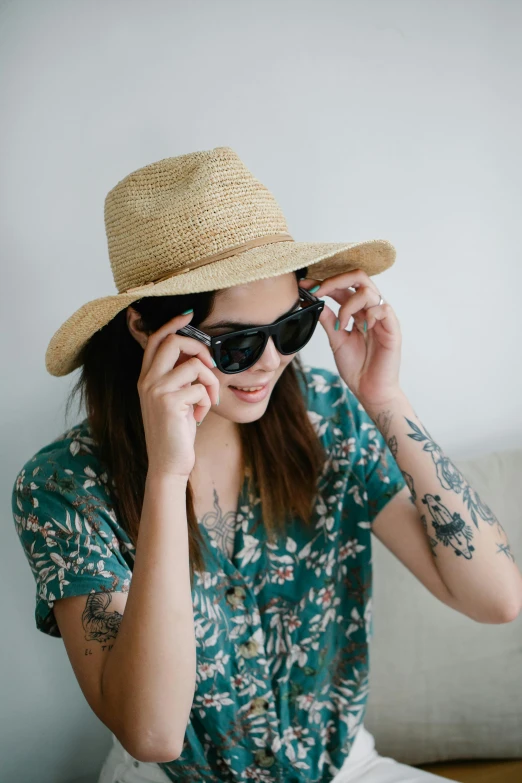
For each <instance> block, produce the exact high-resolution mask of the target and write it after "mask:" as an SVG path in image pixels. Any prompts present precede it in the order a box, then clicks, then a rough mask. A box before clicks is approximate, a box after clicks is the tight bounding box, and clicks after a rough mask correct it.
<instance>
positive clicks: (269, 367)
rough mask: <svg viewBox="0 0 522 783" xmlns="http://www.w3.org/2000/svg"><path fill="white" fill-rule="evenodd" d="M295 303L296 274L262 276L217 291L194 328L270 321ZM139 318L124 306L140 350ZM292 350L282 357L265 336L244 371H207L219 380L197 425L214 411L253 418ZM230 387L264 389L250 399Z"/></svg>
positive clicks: (224, 328) (143, 341)
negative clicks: (256, 356)
mask: <svg viewBox="0 0 522 783" xmlns="http://www.w3.org/2000/svg"><path fill="white" fill-rule="evenodd" d="M298 307H299V293H298V283H297V279H296V276H295V274H294V272H289V273H288V274H284V275H279V276H277V277H271V278H268V279H267V280H256V281H255V282H253V283H245V284H244V285H238V286H233V287H231V288H225V289H223V290H221V291H217V292H216V296H215V298H214V309H213V310H212V312H211V314H210V315H208V316H207V318H205V320H204V321H202V322H201V323H200V324H198V328H199V329H201V330H202V331H204V332H206V333H207V334H209V335H210V336H211V337H214V336H217V335H220V334H225V332H231V331H234V330H236V329H243V328H246V327H247V326H256V325H258V326H264V325H266V324H271V323H273V322H274V321H276V320H277V319H278V318H281V317H282V316H283V315H287V314H289V313H290V312H291V311H292V310H296V309H298ZM139 317H140V316H139V313H138V312H137V311H136V310H134V309H133V308H132V307H130V306H129V307H128V308H127V324H128V327H129V330H130V332H131V334H132V335H133V337H135V338H136V340H137V341H138V342H139V343H140V345H141V346H142V347H143V349H144V350H145V347H146V345H147V340H148V338H147V336H146V335H145V333H144V332H142V331H140V330H139V329H138V328H137V323H138V321H139ZM189 323H190V321H189ZM218 324H220V325H219V326H218ZM295 355H296V354H290V355H286V356H284V355H283V354H280V353H278V351H277V349H276V347H275V345H274V341H273V340H272V338H271V337H270V338H269V339H268V342H267V344H266V348H265V350H264V352H263V353H262V354H261V356H260V357H259V359H258V361H257V362H256V363H255V364H254V365H252V367H249V368H248V370H245V371H244V372H238V373H234V374H232V375H228V374H227V373H223V372H221V371H220V370H218V369H217V368H214V369H213V370H212V372H213V373H214V375H215V376H216V377H217V379H218V380H219V385H220V390H219V405H212V407H211V408H210V410H209V411H208V413H207V415H206V416H205V419H204V420H203V427H202V429H203V428H204V426H205V421H206V420H207V418H208V417H210V418H212V416H213V415H214V414H215V415H217V416H221V417H222V418H224V419H228V420H229V421H233V422H237V423H246V422H250V421H255V420H256V419H259V418H260V417H261V416H262V415H263V413H264V412H265V410H266V408H267V406H268V403H269V401H270V395H271V394H272V390H273V388H274V386H275V384H276V383H277V381H278V379H279V377H280V375H281V373H282V372H283V370H284V369H285V367H286V365H287V364H289V363H290V362H291V361H292V360H293V358H294V357H295ZM234 386H243V387H252V386H266V387H267V388H266V393H265V394H264V395H263V399H261V400H258V401H256V400H255V398H247V399H242V398H241V397H240V396H238V395H237V394H236V393H235V392H234V390H233V387H234Z"/></svg>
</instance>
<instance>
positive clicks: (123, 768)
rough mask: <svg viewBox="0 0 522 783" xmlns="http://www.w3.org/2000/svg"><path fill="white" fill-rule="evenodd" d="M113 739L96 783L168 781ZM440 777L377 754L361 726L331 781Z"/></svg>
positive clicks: (432, 782) (414, 782) (390, 782)
mask: <svg viewBox="0 0 522 783" xmlns="http://www.w3.org/2000/svg"><path fill="white" fill-rule="evenodd" d="M112 738H113V746H112V748H111V750H110V752H109V755H108V756H107V758H106V759H105V763H104V765H103V767H102V769H101V772H100V777H99V778H98V783H171V781H170V778H169V777H167V775H166V774H165V773H164V772H163V770H162V769H161V767H159V766H158V764H155V763H153V762H144V761H136V759H134V758H133V757H132V756H131V755H130V753H127V751H126V750H125V749H124V748H123V746H122V745H121V743H120V742H118V740H117V739H116V737H115V736H114V734H113V735H112ZM443 780H446V781H447V780H448V778H442V777H440V776H439V775H433V774H432V773H431V772H424V771H423V770H421V769H417V768H416V767H409V766H408V765H407V764H400V763H399V762H398V761H395V760H394V759H392V758H390V757H389V756H379V754H378V753H377V751H376V750H375V740H374V737H373V734H370V732H369V731H368V730H367V729H365V727H364V725H361V726H360V727H359V731H358V733H357V736H356V738H355V741H354V743H353V745H352V748H351V750H350V754H349V756H348V758H347V759H346V761H345V762H344V764H343V766H342V767H341V769H340V770H339V772H338V773H337V775H336V776H335V777H334V778H332V780H331V783H406V782H407V783H441V781H443ZM450 783H451V781H450ZM453 783H456V782H455V781H453Z"/></svg>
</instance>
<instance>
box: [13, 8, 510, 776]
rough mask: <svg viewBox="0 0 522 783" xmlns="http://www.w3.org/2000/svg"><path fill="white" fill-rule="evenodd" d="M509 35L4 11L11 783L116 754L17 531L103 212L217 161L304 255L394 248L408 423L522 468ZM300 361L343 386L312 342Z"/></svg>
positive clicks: (56, 430) (94, 767)
mask: <svg viewBox="0 0 522 783" xmlns="http://www.w3.org/2000/svg"><path fill="white" fill-rule="evenodd" d="M521 32H522V4H521V3H520V2H516V1H515V0H513V2H510V1H509V0H503V1H502V0H490V1H489V2H485V1H480V0H475V1H474V2H473V1H470V0H457V2H455V0H424V1H423V2H415V1H413V0H412V1H411V2H407V1H402V2H400V1H398V0H396V1H394V0H386V1H385V2H384V1H383V2H375V1H374V0H373V1H372V0H361V1H360V2H349V1H347V0H345V1H344V2H343V1H342V0H337V1H335V0H316V1H315V2H304V1H303V0H299V1H298V2H294V1H293V0H276V1H274V0H255V1H251V2H244V1H241V0H235V1H234V0H221V2H211V1H208V0H205V1H201V0H194V2H175V1H173V0H170V1H169V0H143V1H142V2H138V1H137V0H72V1H71V0H46V2H40V1H39V0H32V1H29V0H20V1H15V2H2V3H0V101H1V106H2V109H3V121H2V124H1V125H0V141H1V146H0V155H1V164H2V176H1V178H0V189H1V190H0V199H1V200H0V220H1V232H0V242H1V273H2V274H1V280H2V307H1V309H0V312H1V316H0V317H1V326H2V329H1V339H2V367H3V380H4V382H3V383H2V386H1V392H0V393H1V402H2V411H3V416H2V421H1V425H2V444H3V448H2V451H1V459H2V470H1V472H0V476H1V478H0V481H1V490H0V491H1V500H2V511H3V513H2V520H3V524H2V526H1V528H0V535H1V541H0V551H1V557H2V564H1V565H2V576H3V582H4V586H3V589H2V591H1V601H2V616H3V618H4V625H3V628H4V631H3V633H2V641H1V643H0V655H1V661H0V663H1V666H0V692H1V694H2V697H1V707H0V710H1V731H0V779H1V780H2V781H5V783H12V782H13V783H14V781H15V780H16V782H17V783H26V782H27V783H29V781H31V783H32V781H35V780H37V781H38V783H64V782H65V781H67V783H71V782H72V781H75V783H80V781H81V783H93V782H94V781H95V780H96V778H97V773H98V770H99V767H100V765H101V762H102V760H103V758H104V756H105V754H106V752H107V751H108V749H109V746H110V733H109V731H108V730H107V729H106V727H105V726H104V725H103V724H102V723H101V722H100V721H99V720H98V719H97V718H96V716H95V715H94V714H93V713H92V712H91V710H90V708H89V706H88V704H87V703H86V701H85V699H84V697H83V695H82V693H81V691H80V689H79V686H78V684H77V682H76V679H75V677H74V674H73V671H72V669H71V667H70V664H69V661H68V658H67V655H66V652H65V649H64V646H63V642H62V641H61V640H57V639H51V638H49V637H46V636H45V635H43V634H41V633H39V632H37V631H36V629H35V626H34V592H35V589H34V582H33V578H32V575H31V572H30V570H29V567H28V565H27V562H26V560H25V555H24V554H23V550H22V548H21V546H20V544H19V541H18V538H17V536H16V532H15V529H14V523H13V520H12V513H11V489H12V485H13V482H14V479H15V477H16V474H17V472H18V471H19V469H20V468H21V466H22V465H23V463H24V462H25V461H26V460H27V459H28V458H30V457H31V456H32V455H33V454H34V452H35V451H36V450H38V449H39V448H41V447H42V446H43V445H44V444H46V443H47V442H49V441H50V440H51V439H54V438H55V437H57V436H58V434H60V433H61V432H63V431H64V430H65V429H66V427H67V426H68V425H69V423H71V422H70V421H68V422H67V423H66V422H65V420H64V401H65V398H66V396H67V393H68V391H69V389H70V387H71V385H72V383H73V382H74V380H75V379H76V377H77V375H76V373H74V374H73V375H72V376H69V377H65V378H54V377H52V376H50V375H49V374H47V372H46V370H45V366H44V353H45V349H46V347H47V344H48V342H49V340H50V338H51V337H52V335H53V333H54V332H55V330H56V329H57V328H58V327H59V326H60V324H61V323H62V322H63V321H64V320H66V318H68V317H69V316H70V315H71V314H72V313H73V312H74V311H75V310H76V309H77V308H78V307H80V306H81V305H82V304H83V303H84V302H87V301H89V300H91V299H95V298H97V297H99V296H105V295H107V294H112V293H116V290H115V287H114V283H113V280H112V275H111V271H110V265H109V260H108V254H107V245H106V238H105V229H104V223H103V202H104V198H105V195H106V193H107V192H108V191H109V190H110V189H111V188H112V187H113V186H114V185H115V184H116V183H117V182H118V181H119V180H120V179H122V178H123V177H124V176H125V175H126V174H128V173H129V172H131V171H133V170H135V169H137V168H140V167H141V166H144V165H147V164H148V163H151V162H153V161H156V160H159V159H161V158H164V157H170V156H175V155H181V154H184V153H187V152H191V151H195V150H200V149H210V148H212V147H215V146H231V147H232V148H234V149H235V150H236V151H237V152H238V154H239V155H240V156H241V158H242V159H243V160H244V162H245V163H246V165H247V166H248V167H249V168H250V170H251V171H252V172H253V173H254V175H255V176H256V177H258V178H259V179H260V180H261V181H262V182H263V183H264V184H265V185H266V186H267V187H268V188H269V189H270V190H271V191H272V192H273V193H274V195H275V196H276V198H277V200H278V201H279V203H280V205H281V207H282V209H283V211H284V213H285V215H286V217H287V220H288V224H289V228H290V232H291V234H292V235H293V236H294V238H295V239H297V240H298V241H328V242H329V241H337V242H342V241H350V242H351V241H358V240H362V239H370V238H386V239H389V240H390V241H391V242H392V243H393V244H394V245H395V247H396V249H397V260H396V263H395V265H394V266H393V267H392V268H391V269H389V270H387V271H386V272H385V273H383V274H382V275H380V276H378V277H376V278H375V281H376V283H377V285H378V286H379V288H380V290H381V292H382V295H383V297H384V298H385V300H386V301H388V302H390V304H392V306H393V307H394V309H395V312H396V313H397V315H398V318H399V321H400V324H401V330H402V334H403V350H402V370H401V383H402V386H403V389H404V391H405V392H406V394H407V395H408V397H409V398H410V400H411V402H412V404H413V406H414V408H415V410H416V412H417V414H418V415H419V417H420V419H421V421H422V422H423V423H424V424H425V426H426V427H427V428H428V429H429V431H430V432H431V433H432V435H433V437H434V438H435V439H436V440H437V442H438V443H439V444H440V445H441V447H442V448H443V449H444V450H445V451H446V452H447V453H448V455H449V456H450V457H453V458H458V457H465V456H473V455H475V454H480V453H485V452H487V451H490V450H497V449H501V448H504V447H506V448H511V447H514V448H516V447H519V446H520V440H521V437H520V436H521V429H522V413H521V409H520V400H521V399H522V374H521V364H520V338H521V323H522V317H521V312H520V289H521V287H522V275H521V263H522V257H521V251H520V244H519V237H520V213H521V208H522V199H521V192H520V182H521V181H522V165H521V155H520V135H521V120H522V109H521V102H520V84H521V76H522V73H521V65H522V49H521V47H520V39H521ZM327 302H328V304H330V305H331V306H332V307H333V306H334V304H333V302H332V301H331V300H327ZM303 358H304V359H305V360H306V362H307V363H311V364H317V365H320V366H323V367H328V368H330V369H335V364H334V362H333V358H332V355H331V352H330V350H329V347H328V342H327V340H326V335H325V333H324V331H323V330H322V327H321V326H320V325H319V326H318V330H317V333H316V335H315V336H314V338H313V341H312V342H311V343H310V344H309V345H308V346H307V347H306V349H305V350H304V351H303ZM76 418H78V417H75V418H74V420H76ZM485 676H487V672H485Z"/></svg>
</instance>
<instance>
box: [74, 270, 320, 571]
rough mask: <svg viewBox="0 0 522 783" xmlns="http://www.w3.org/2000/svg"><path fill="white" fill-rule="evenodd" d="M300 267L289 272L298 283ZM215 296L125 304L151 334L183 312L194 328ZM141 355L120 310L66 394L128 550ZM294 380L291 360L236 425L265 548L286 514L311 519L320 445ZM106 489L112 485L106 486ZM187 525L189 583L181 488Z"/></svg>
mask: <svg viewBox="0 0 522 783" xmlns="http://www.w3.org/2000/svg"><path fill="white" fill-rule="evenodd" d="M306 271H307V270H306V267H305V268H304V269H299V270H297V271H296V273H295V274H296V278H297V280H298V281H299V280H300V279H302V278H303V277H305V276H306ZM215 294H216V292H215V291H204V292H200V293H195V294H183V295H177V296H160V297H144V298H142V299H140V300H138V301H137V302H133V303H132V307H133V308H134V309H136V310H137V311H138V312H139V313H140V315H141V324H140V328H143V329H144V330H145V331H146V332H148V333H151V332H155V331H156V330H157V329H159V328H160V327H161V326H162V325H163V324H165V323H167V321H169V320H171V319H172V318H174V317H175V316H176V315H179V314H180V313H182V312H183V311H184V310H186V309H188V308H189V307H193V308H194V315H193V317H192V319H191V321H190V323H191V324H192V325H194V326H197V325H199V324H200V323H201V322H202V321H203V320H204V319H205V318H206V317H207V315H208V314H209V313H210V312H211V310H212V307H213V303H214V298H215ZM142 360H143V348H142V347H141V346H140V345H139V343H138V342H137V340H136V339H135V338H134V337H133V336H132V334H131V333H130V331H129V328H128V326H127V315H126V308H125V309H123V310H122V311H120V312H119V313H118V314H117V315H116V316H115V317H114V318H113V319H112V320H111V321H110V322H109V323H108V324H107V325H106V326H104V327H103V328H102V329H100V330H99V331H97V332H95V333H94V335H93V336H92V337H91V339H90V340H89V342H88V343H87V344H86V345H85V347H84V348H83V350H82V354H81V372H80V376H79V378H78V380H77V382H76V384H75V385H74V387H73V388H72V390H71V392H70V395H69V398H68V401H67V411H68V410H69V407H70V405H71V403H72V401H73V398H74V396H75V395H76V394H77V393H78V392H79V393H80V400H79V406H81V404H82V403H83V402H85V403H86V411H87V418H88V420H89V425H90V428H91V433H92V437H93V439H94V441H95V444H96V449H97V452H98V456H99V459H100V461H101V463H102V465H103V466H104V468H105V469H107V471H108V474H109V476H110V477H111V479H112V481H109V482H108V485H107V486H108V487H109V491H110V493H111V499H112V502H113V505H114V509H115V513H116V514H117V516H118V519H119V522H120V524H121V526H122V527H123V529H124V530H125V531H126V532H127V534H128V535H129V537H130V539H131V541H132V542H133V544H134V545H136V543H137V539H138V532H139V524H140V518H141V510H142V506H143V497H144V493H145V480H146V476H147V469H148V456H147V448H146V442H145V432H144V428H143V419H142V415H141V404H140V399H139V394H138V389H137V382H138V378H139V375H140V372H141V366H142ZM298 373H300V374H301V378H302V380H303V382H304V383H305V388H306V381H305V375H304V369H303V365H302V363H301V360H300V358H299V355H296V356H295V357H294V359H293V361H292V362H290V363H289V364H288V365H287V366H286V367H285V369H284V371H283V372H282V374H281V376H280V378H279V380H278V382H277V383H276V385H275V387H274V389H273V391H272V394H271V398H270V401H269V403H268V406H267V409H266V411H265V413H264V415H263V416H261V417H260V418H259V419H258V420H257V421H253V422H249V423H246V424H238V427H239V433H240V441H241V449H242V461H243V468H244V470H246V471H247V472H248V485H247V486H248V487H249V491H253V490H254V487H255V488H257V491H258V492H259V497H260V500H261V508H262V517H263V524H264V525H265V527H266V530H267V535H268V538H269V540H270V541H274V534H278V533H281V534H282V533H283V532H284V528H285V524H284V522H285V518H286V516H287V515H290V516H292V517H295V516H297V517H299V518H301V519H302V520H303V521H304V522H305V524H306V523H308V522H309V521H310V519H311V513H312V508H313V501H314V497H315V494H316V482H317V479H318V476H319V474H320V472H321V469H322V467H323V464H324V460H325V458H326V454H325V451H324V448H323V445H322V443H321V441H320V439H319V437H318V436H317V434H316V432H315V430H314V428H313V426H312V423H311V422H310V420H309V418H308V415H307V407H306V402H305V399H304V397H303V394H302V391H301V389H300V387H299V379H298ZM111 485H112V486H111ZM187 523H188V534H189V557H190V578H191V584H192V581H193V576H194V569H197V570H198V571H203V570H205V566H204V558H203V554H202V547H205V548H206V550H207V551H209V550H208V548H207V547H206V546H205V539H204V538H203V536H202V534H201V530H200V527H199V524H198V522H197V519H196V515H195V512H194V505H193V494H192V489H191V486H190V479H189V482H188V484H187Z"/></svg>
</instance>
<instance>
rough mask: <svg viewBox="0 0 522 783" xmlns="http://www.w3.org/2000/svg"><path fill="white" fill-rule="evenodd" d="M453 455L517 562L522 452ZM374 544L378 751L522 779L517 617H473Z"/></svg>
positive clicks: (457, 776)
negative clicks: (492, 620) (496, 620)
mask: <svg viewBox="0 0 522 783" xmlns="http://www.w3.org/2000/svg"><path fill="white" fill-rule="evenodd" d="M453 461H454V463H455V464H456V466H457V467H458V468H459V469H460V470H461V472H462V473H463V475H464V476H465V478H466V479H467V480H468V481H469V483H470V484H471V486H472V487H474V489H476V490H477V492H478V493H479V495H480V497H481V498H482V500H483V501H484V502H485V503H487V504H488V505H489V506H490V508H491V509H492V511H493V512H494V514H495V515H496V516H497V518H498V519H499V521H500V522H501V524H502V527H503V528H504V529H505V531H506V533H507V535H508V538H509V541H510V544H511V551H512V553H513V555H514V557H515V561H516V562H517V564H518V566H519V568H520V567H521V566H522V450H506V451H501V452H493V453H491V454H487V455H484V456H481V457H478V458H475V459H468V460H456V459H454V460H453ZM372 543H373V568H374V636H373V638H372V640H371V646H370V686H371V687H370V696H369V699H368V708H367V713H366V716H365V720H364V724H365V726H366V728H367V729H368V731H370V732H371V733H372V734H373V735H374V737H375V745H376V749H377V751H378V752H379V753H380V754H381V755H383V756H391V757H392V758H394V759H396V760H397V761H400V762H402V763H404V764H410V765H412V766H418V767H420V768H421V769H425V770H429V771H430V772H433V773H435V774H437V775H440V776H441V777H447V778H450V779H453V780H456V781H473V783H515V781H516V783H521V782H522V615H521V616H519V617H518V618H517V619H516V620H514V621H513V622H511V623H504V624H499V625H487V624H482V623H477V622H475V621H474V620H471V619H469V618H468V617H466V616H465V615H462V614H460V613H458V612H455V611H454V610H452V609H450V608H449V607H447V606H446V605H445V604H442V603H441V602H440V601H438V600H437V599H436V598H434V597H433V596H432V595H431V593H430V592H429V591H428V590H427V589H426V588H425V587H424V586H423V585H422V584H421V583H420V582H419V581H418V580H417V579H416V578H415V577H414V576H413V575H412V574H411V573H410V572H409V571H408V570H407V569H406V568H405V567H404V566H403V565H402V564H401V563H400V562H399V561H398V560H397V559H396V558H395V556H394V555H392V554H391V552H390V551H389V550H388V549H387V548H386V547H384V546H383V544H381V542H380V541H379V540H378V539H376V538H375V536H372ZM498 557H506V555H504V554H499V555H498ZM507 562H508V561H507V559H506V563H507ZM486 760H487V761H486ZM502 760H503V761H502Z"/></svg>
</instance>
